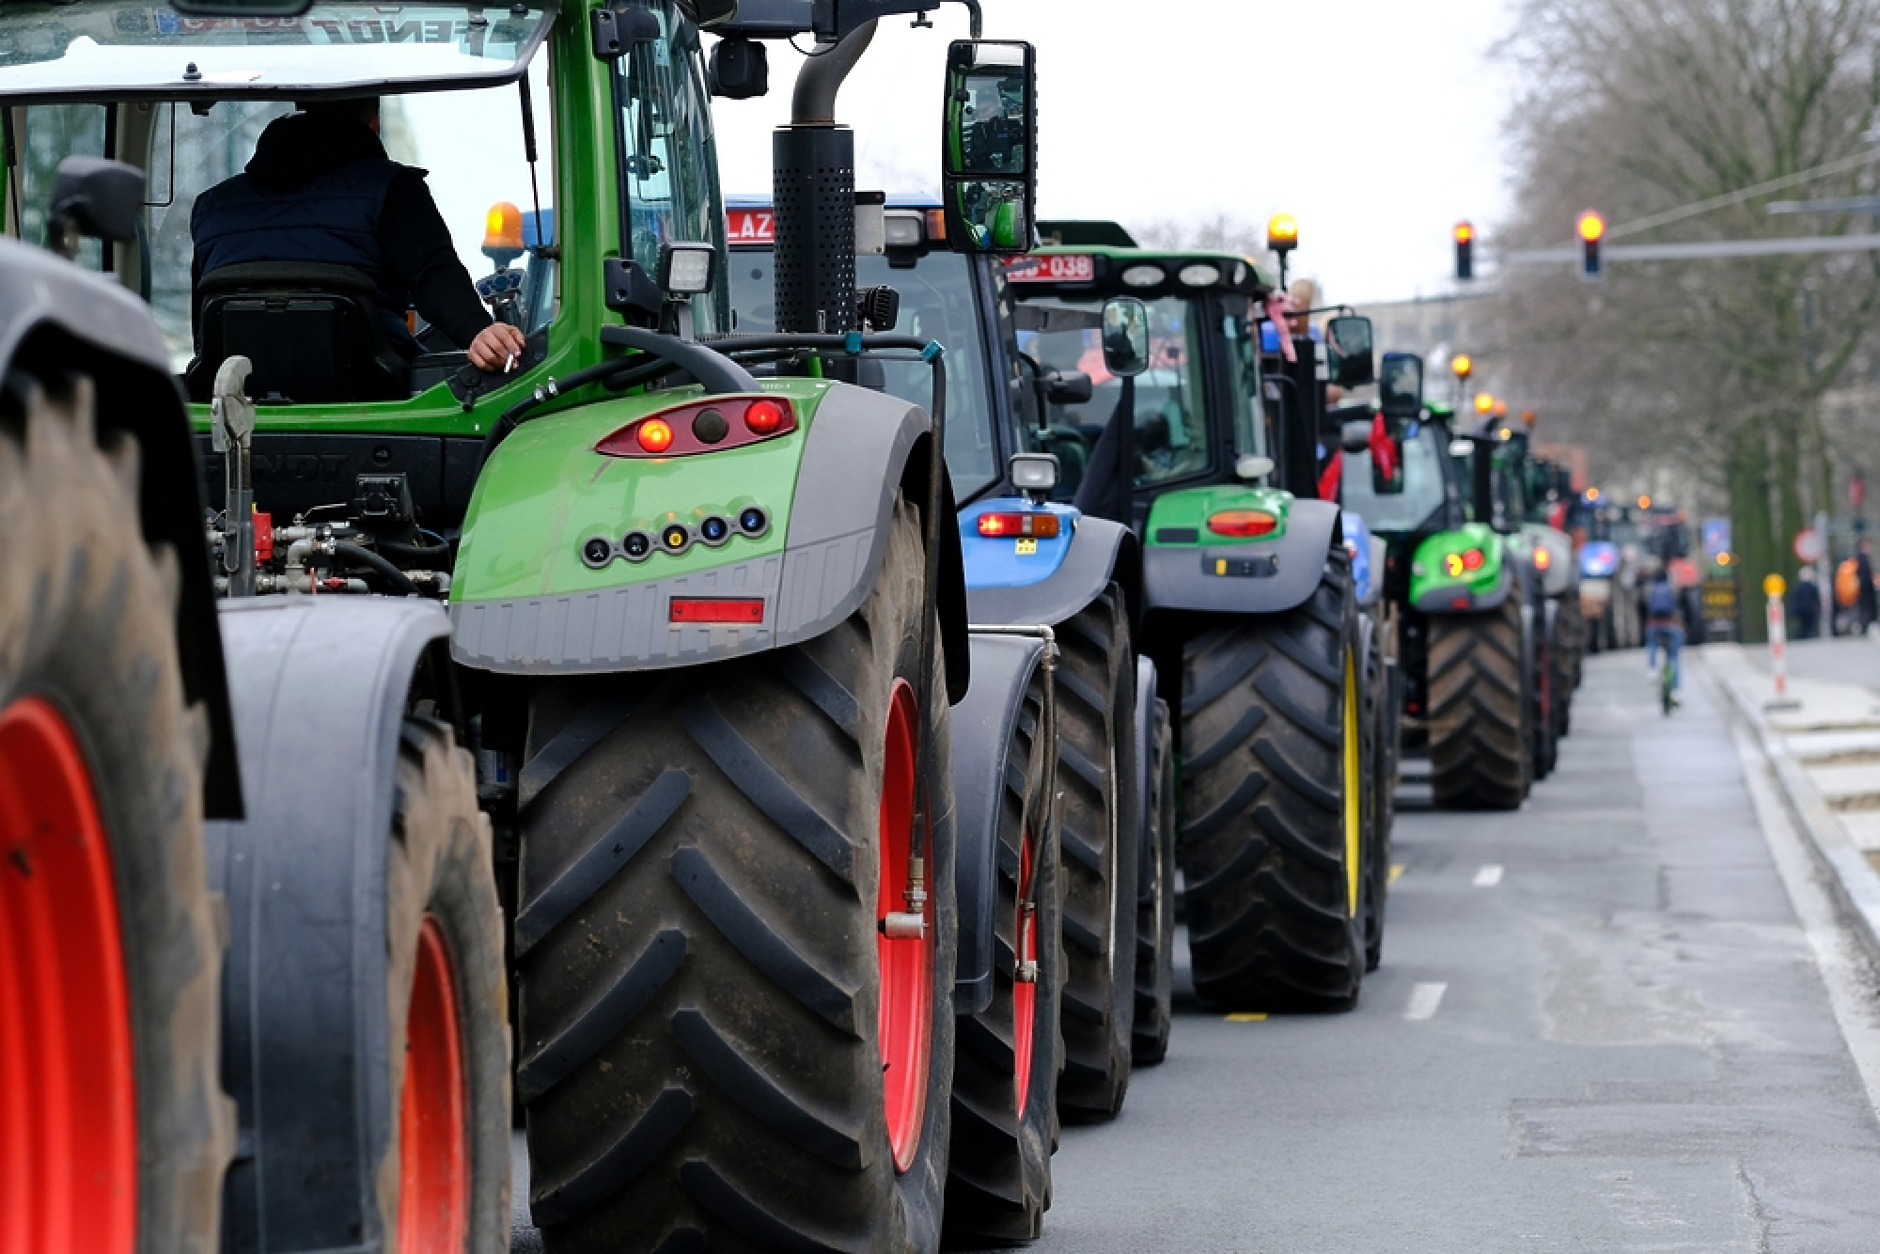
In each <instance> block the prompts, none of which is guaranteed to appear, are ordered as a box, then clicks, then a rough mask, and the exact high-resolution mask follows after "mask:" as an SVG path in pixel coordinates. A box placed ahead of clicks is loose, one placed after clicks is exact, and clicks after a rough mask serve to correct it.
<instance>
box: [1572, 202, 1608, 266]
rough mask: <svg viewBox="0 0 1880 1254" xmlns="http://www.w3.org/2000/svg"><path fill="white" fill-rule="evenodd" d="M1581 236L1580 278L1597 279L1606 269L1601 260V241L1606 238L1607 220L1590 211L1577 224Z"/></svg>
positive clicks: (1581, 216) (1582, 215)
mask: <svg viewBox="0 0 1880 1254" xmlns="http://www.w3.org/2000/svg"><path fill="white" fill-rule="evenodd" d="M1577 227H1578V230H1579V234H1580V277H1581V278H1583V279H1597V278H1598V277H1599V276H1600V275H1601V274H1602V273H1604V270H1605V267H1604V266H1603V265H1602V263H1601V262H1600V259H1599V241H1600V240H1602V239H1604V238H1605V237H1606V219H1604V218H1602V217H1600V216H1599V215H1598V214H1597V213H1595V212H1593V211H1592V210H1591V209H1588V210H1587V211H1586V212H1585V213H1583V214H1581V215H1580V220H1579V223H1578V224H1577Z"/></svg>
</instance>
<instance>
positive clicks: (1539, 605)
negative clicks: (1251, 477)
mask: <svg viewBox="0 0 1880 1254" xmlns="http://www.w3.org/2000/svg"><path fill="white" fill-rule="evenodd" d="M1379 376H1380V382H1379V399H1378V403H1377V405H1376V407H1375V409H1373V408H1372V407H1369V406H1365V407H1355V408H1354V409H1353V410H1352V412H1350V413H1349V414H1348V415H1347V416H1346V418H1345V420H1344V431H1345V438H1344V448H1345V461H1344V471H1343V477H1344V499H1345V502H1346V505H1347V506H1348V507H1349V508H1351V509H1353V510H1355V511H1357V512H1358V513H1360V514H1362V515H1363V516H1364V518H1365V520H1366V521H1367V522H1368V523H1369V524H1370V525H1371V527H1372V528H1373V530H1374V531H1375V532H1376V534H1377V535H1379V536H1380V537H1381V538H1382V539H1383V540H1384V542H1385V545H1386V549H1387V556H1386V559H1385V563H1384V577H1383V591H1384V599H1385V602H1386V605H1387V610H1386V612H1387V614H1388V615H1389V616H1390V618H1391V619H1392V624H1391V626H1392V630H1391V636H1392V638H1393V642H1394V646H1395V649H1396V657H1397V661H1398V663H1399V665H1400V666H1401V668H1402V674H1403V682H1404V705H1403V718H1404V722H1403V730H1404V753H1405V755H1406V757H1407V758H1409V757H1416V758H1427V762H1428V766H1427V771H1428V779H1429V782H1430V786H1431V789H1432V792H1433V794H1434V798H1435V801H1436V804H1437V805H1439V806H1446V807H1454V808H1461V809H1496V810H1512V809H1515V808H1517V807H1518V806H1519V805H1520V804H1521V802H1522V801H1523V800H1524V799H1525V798H1526V797H1527V795H1528V789H1529V787H1530V785H1531V784H1532V782H1533V781H1534V780H1535V779H1537V778H1539V777H1540V776H1542V775H1544V774H1546V773H1547V771H1549V770H1551V769H1552V765H1553V758H1554V740H1555V733H1556V724H1555V723H1554V718H1555V715H1554V713H1553V704H1552V692H1551V688H1552V684H1551V682H1550V678H1549V673H1550V667H1549V658H1548V647H1547V646H1548V635H1549V630H1548V629H1549V624H1550V616H1549V612H1548V605H1549V604H1550V602H1548V601H1547V600H1546V598H1545V597H1544V595H1543V589H1542V585H1541V580H1540V575H1541V574H1542V573H1544V572H1543V571H1542V569H1540V568H1542V567H1545V566H1550V565H1554V564H1563V563H1561V562H1560V560H1559V559H1557V558H1556V557H1555V555H1554V553H1553V551H1552V549H1551V547H1550V546H1548V545H1545V544H1539V543H1537V542H1536V540H1535V539H1534V538H1532V537H1530V536H1528V535H1526V534H1524V533H1523V531H1522V528H1521V526H1520V523H1519V517H1520V514H1519V512H1518V506H1517V504H1516V501H1515V499H1514V498H1513V497H1511V495H1510V489H1511V485H1512V477H1511V476H1510V475H1508V474H1506V473H1503V471H1504V469H1505V467H1500V466H1498V464H1497V457H1496V450H1497V448H1498V447H1499V446H1500V445H1501V444H1502V441H1501V440H1500V438H1499V436H1498V434H1496V433H1494V432H1490V433H1487V434H1482V435H1468V434H1464V433H1460V432H1458V431H1457V430H1455V428H1454V427H1453V425H1452V424H1453V421H1454V411H1453V410H1452V409H1451V408H1450V407H1449V406H1446V405H1442V404H1438V403H1433V402H1432V403H1429V404H1425V403H1424V401H1423V363H1422V361H1421V359H1419V358H1417V357H1415V356H1414V355H1412V354H1408V353H1386V354H1384V356H1383V359H1382V362H1381V364H1380V370H1379ZM1380 421H1381V422H1382V423H1383V424H1384V425H1385V427H1386V430H1387V432H1388V436H1387V440H1388V444H1389V452H1387V453H1385V454H1383V455H1382V456H1379V455H1377V454H1376V453H1375V452H1374V451H1373V448H1374V446H1373V445H1372V444H1371V443H1370V436H1371V434H1372V432H1373V430H1374V427H1375V425H1376V424H1377V423H1378V422H1380ZM1517 495H1518V494H1517ZM1569 552H1570V550H1569ZM1539 553H1545V554H1546V555H1547V556H1545V557H1538V558H1537V556H1536V555H1537V554H1539ZM1566 564H1570V563H1566ZM1418 773H1419V772H1418V771H1417V770H1416V769H1414V768H1409V767H1407V768H1406V771H1405V775H1406V778H1415V777H1416V776H1417V774H1418Z"/></svg>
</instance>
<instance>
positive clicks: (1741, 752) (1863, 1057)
mask: <svg viewBox="0 0 1880 1254" xmlns="http://www.w3.org/2000/svg"><path fill="white" fill-rule="evenodd" d="M1730 735H1731V739H1733V740H1734V741H1735V742H1736V756H1737V760H1738V761H1739V762H1740V763H1741V764H1742V767H1743V784H1744V787H1746V788H1748V789H1749V796H1750V801H1751V803H1752V804H1753V805H1754V806H1755V807H1756V818H1757V820H1758V822H1757V826H1758V827H1760V828H1761V829H1762V834H1763V840H1764V841H1765V842H1766V843H1767V844H1768V846H1769V854H1770V856H1771V857H1772V858H1773V859H1774V861H1775V864H1776V871H1777V873H1778V874H1780V875H1781V877H1782V886H1783V887H1784V888H1785V889H1787V890H1788V894H1789V904H1790V905H1791V906H1793V907H1794V908H1795V916H1796V919H1797V920H1798V921H1799V922H1800V923H1801V925H1802V934H1803V936H1805V937H1806V938H1807V940H1808V948H1809V949H1810V950H1811V951H1812V952H1813V954H1814V959H1815V966H1816V967H1817V968H1819V969H1820V971H1821V979H1822V983H1824V984H1826V985H1827V986H1828V1004H1829V1005H1830V1006H1832V1007H1833V1008H1834V1018H1835V1021H1836V1022H1837V1023H1838V1024H1840V1027H1841V1039H1842V1040H1844V1041H1846V1042H1847V1049H1848V1052H1849V1053H1850V1054H1852V1055H1853V1056H1854V1066H1855V1068H1856V1069H1857V1070H1859V1072H1860V1078H1861V1082H1862V1084H1863V1086H1864V1087H1865V1088H1866V1090H1867V1103H1868V1105H1870V1106H1872V1107H1873V1109H1874V1111H1875V1113H1880V1027H1877V1026H1876V1025H1875V1024H1874V1022H1873V1012H1872V1001H1871V996H1872V994H1871V993H1870V992H1869V990H1868V988H1867V981H1866V979H1865V976H1866V973H1867V962H1866V955H1865V953H1864V951H1863V950H1862V948H1861V944H1860V942H1859V941H1858V940H1856V939H1855V938H1854V937H1853V936H1852V935H1851V934H1850V933H1849V932H1848V930H1847V928H1846V927H1844V926H1843V925H1842V924H1841V922H1840V911H1839V909H1838V907H1837V905H1836V903H1835V902H1834V900H1833V899H1832V898H1830V897H1829V896H1828V889H1827V887H1826V885H1824V884H1823V883H1822V882H1821V880H1820V878H1819V870H1818V867H1817V865H1816V862H1815V855H1814V853H1813V852H1812V851H1811V850H1810V849H1809V847H1808V846H1807V845H1805V844H1803V841H1804V840H1805V839H1806V838H1805V837H1804V836H1803V835H1802V833H1801V832H1799V831H1798V830H1796V827H1795V824H1794V820H1793V819H1791V818H1790V815H1789V810H1788V807H1787V806H1786V805H1785V804H1784V803H1783V800H1782V797H1781V795H1780V794H1778V793H1777V792H1776V784H1775V781H1774V780H1773V779H1771V778H1770V776H1771V775H1772V774H1773V773H1774V766H1773V764H1772V763H1771V762H1770V761H1769V759H1768V758H1767V757H1766V756H1765V755H1764V753H1763V751H1762V749H1761V747H1760V746H1759V745H1758V744H1757V743H1756V740H1755V738H1754V736H1753V734H1752V733H1751V732H1750V731H1748V730H1747V729H1746V728H1744V726H1743V725H1742V723H1741V722H1738V723H1737V725H1736V726H1735V727H1733V728H1731V732H1730Z"/></svg>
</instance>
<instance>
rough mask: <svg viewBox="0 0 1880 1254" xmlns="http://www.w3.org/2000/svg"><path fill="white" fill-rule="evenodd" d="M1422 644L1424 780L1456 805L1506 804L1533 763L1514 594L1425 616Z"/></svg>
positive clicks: (1517, 795) (1519, 795) (1515, 798)
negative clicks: (1489, 606)
mask: <svg viewBox="0 0 1880 1254" xmlns="http://www.w3.org/2000/svg"><path fill="white" fill-rule="evenodd" d="M1429 624H1430V645H1429V712H1430V718H1429V738H1430V788H1431V792H1432V793H1433V795H1434V800H1435V803H1436V804H1437V805H1438V806H1441V807H1447V808H1450V809H1460V810H1513V809H1517V808H1519V806H1520V805H1521V802H1522V801H1523V800H1524V799H1525V798H1526V797H1527V794H1528V784H1529V781H1530V777H1531V772H1532V769H1533V758H1532V752H1531V750H1530V748H1529V745H1528V718H1527V713H1526V708H1525V704H1526V702H1527V699H1528V695H1527V693H1528V685H1527V683H1526V680H1525V677H1524V675H1523V666H1524V662H1525V657H1526V652H1527V651H1526V648H1525V647H1524V645H1523V643H1522V627H1521V601H1520V598H1519V597H1518V596H1515V595H1513V594H1510V595H1509V596H1508V597H1507V599H1505V600H1504V601H1503V602H1502V603H1501V605H1499V606H1498V607H1496V608H1495V609H1493V610H1488V611H1486V612H1484V613H1480V614H1444V615H1437V616H1434V617H1432V618H1431V619H1430V620H1429Z"/></svg>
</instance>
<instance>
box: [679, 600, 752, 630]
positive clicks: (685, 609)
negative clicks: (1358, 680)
mask: <svg viewBox="0 0 1880 1254" xmlns="http://www.w3.org/2000/svg"><path fill="white" fill-rule="evenodd" d="M666 621H667V622H671V623H739V624H752V625H755V624H759V623H762V622H763V621H764V600H763V598H762V597H754V598H751V599H748V600H745V599H736V598H731V597H674V598H673V599H672V608H671V610H670V611H669V612H668V613H667V617H666Z"/></svg>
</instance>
